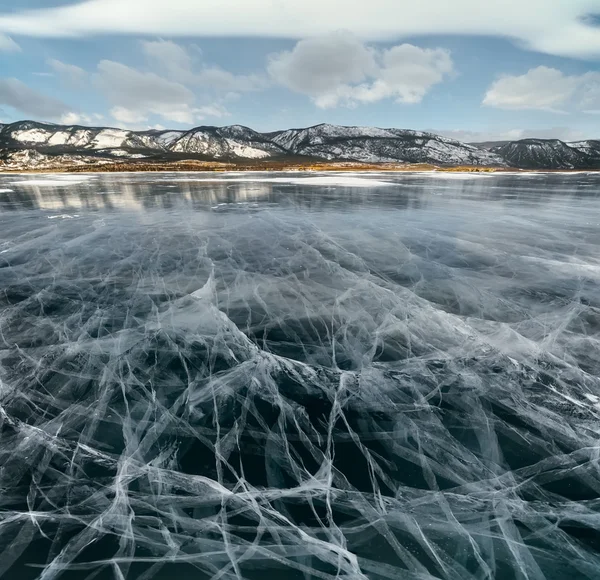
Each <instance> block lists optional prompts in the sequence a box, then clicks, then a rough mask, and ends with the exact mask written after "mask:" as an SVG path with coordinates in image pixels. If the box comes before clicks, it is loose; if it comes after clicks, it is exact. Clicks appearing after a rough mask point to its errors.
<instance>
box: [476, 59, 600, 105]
mask: <svg viewBox="0 0 600 580" xmlns="http://www.w3.org/2000/svg"><path fill="white" fill-rule="evenodd" d="M483 104H484V105H486V106H489V107H496V108H499V109H513V110H518V109H521V110H524V109H538V110H542V111H550V112H569V111H574V110H578V111H586V110H593V109H594V108H597V107H600V73H598V72H588V73H585V74H582V75H566V74H564V73H563V72H562V71H560V70H558V69H555V68H549V67H546V66H539V67H537V68H533V69H531V70H529V71H528V72H527V73H525V74H523V75H518V76H511V75H504V76H502V77H500V78H499V79H498V80H496V81H495V82H494V83H493V84H492V86H491V87H490V88H489V89H488V91H487V93H486V95H485V97H484V99H483Z"/></svg>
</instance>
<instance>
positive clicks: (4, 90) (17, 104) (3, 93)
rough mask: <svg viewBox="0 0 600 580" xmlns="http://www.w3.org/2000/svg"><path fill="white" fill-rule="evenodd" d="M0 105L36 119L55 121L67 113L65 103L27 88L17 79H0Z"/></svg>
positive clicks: (68, 108)
mask: <svg viewBox="0 0 600 580" xmlns="http://www.w3.org/2000/svg"><path fill="white" fill-rule="evenodd" d="M0 105H6V106H8V107H12V108H13V109H16V110H17V111H20V112H21V113H24V114H25V115H31V116H33V117H35V118H38V119H46V120H51V119H56V118H59V117H60V116H61V115H64V114H66V113H68V112H69V110H70V107H69V106H68V105H66V104H65V103H63V102H61V101H59V100H58V99H55V98H53V97H49V96H47V95H44V94H42V93H39V92H38V91H35V90H34V89H32V88H30V87H28V86H27V85H26V84H25V83H23V82H21V81H20V80H18V79H14V78H9V79H0Z"/></svg>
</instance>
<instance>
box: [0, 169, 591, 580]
mask: <svg viewBox="0 0 600 580" xmlns="http://www.w3.org/2000/svg"><path fill="white" fill-rule="evenodd" d="M0 427H1V428H0V577H1V578H7V579H10V580H13V579H14V580H28V579H32V580H33V579H37V578H41V579H42V580H51V579H52V580H53V579H57V578H61V579H62V578H64V579H65V580H84V579H90V580H91V579H95V580H110V579H115V580H123V579H126V580H155V579H160V580H171V579H174V578H177V579H184V580H204V579H214V580H240V579H244V580H312V579H324V580H334V579H335V580H364V579H369V580H405V579H406V580H433V579H442V580H485V579H489V580H515V579H519V580H521V579H522V580H525V579H528V580H564V579H565V578H568V579H570V580H579V579H590V580H594V579H597V578H598V574H599V570H600V467H599V465H600V463H599V461H600V446H599V439H600V175H598V174H585V173H581V174H552V175H550V174H522V175H510V174H507V175H485V174H392V173H380V174H372V175H368V174H347V173H343V174H342V173H341V174H331V173H327V174H301V173H287V174H286V173H273V174H271V173H269V174H182V173H177V174H122V175H115V174H106V175H102V174H90V175H86V174H77V175H59V174H55V175H3V176H0Z"/></svg>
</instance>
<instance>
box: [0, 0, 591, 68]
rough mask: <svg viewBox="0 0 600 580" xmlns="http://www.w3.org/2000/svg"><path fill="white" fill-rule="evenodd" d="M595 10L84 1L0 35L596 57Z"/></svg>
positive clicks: (11, 21) (0, 20) (20, 20)
mask: <svg viewBox="0 0 600 580" xmlns="http://www.w3.org/2000/svg"><path fill="white" fill-rule="evenodd" d="M54 1H55V3H58V0H54ZM598 11H599V7H598V0H552V1H551V2H550V1H549V0H527V1H523V0H502V1H501V2H500V1H497V2H487V3H482V2H481V0H455V1H453V2H449V1H448V0H420V1H418V2H417V1H413V2H400V1H398V0H370V1H369V2H363V3H353V4H352V3H351V4H349V3H348V0H304V1H303V2H277V3H274V2H273V0H220V1H219V2H201V1H199V0H169V2H149V1H148V0H85V1H80V2H77V3H70V4H68V5H62V6H58V7H54V8H48V9H43V10H27V11H20V12H7V13H5V14H4V15H2V16H0V31H2V32H5V33H8V34H21V35H31V36H43V37H65V36H84V35H90V34H115V33H117V34H154V35H164V36H182V37H184V36H187V37H190V36H193V37H199V36H221V37H231V36H237V37H249V36H250V37H278V38H292V39H301V38H307V37H312V36H317V35H323V34H329V33H332V32H334V31H335V30H340V29H344V30H351V31H353V32H354V33H356V34H357V35H358V36H359V37H361V38H362V39H363V40H369V41H375V40H394V39H399V38H407V37H415V36H430V35H448V34H452V35H458V34H463V35H483V36H496V37H502V38H511V39H514V40H515V41H516V42H518V43H519V44H520V45H524V46H526V47H527V48H530V49H533V50H537V51H541V52H545V53H549V54H555V55H561V56H572V57H597V56H600V28H598V27H595V26H593V23H592V22H591V21H590V20H589V19H586V18H585V16H587V15H589V14H590V13H594V12H595V13H598Z"/></svg>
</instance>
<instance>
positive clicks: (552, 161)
mask: <svg viewBox="0 0 600 580" xmlns="http://www.w3.org/2000/svg"><path fill="white" fill-rule="evenodd" d="M491 151H492V152H493V153H496V154H497V155H499V156H500V157H502V158H503V159H505V160H506V161H507V162H508V164H509V165H511V166H512V167H519V168H522V169H600V141H579V142H576V143H565V142H564V141H559V140H558V139H522V140H521V141H511V142H509V143H505V144H504V145H500V146H498V147H493V148H492V149H491Z"/></svg>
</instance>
